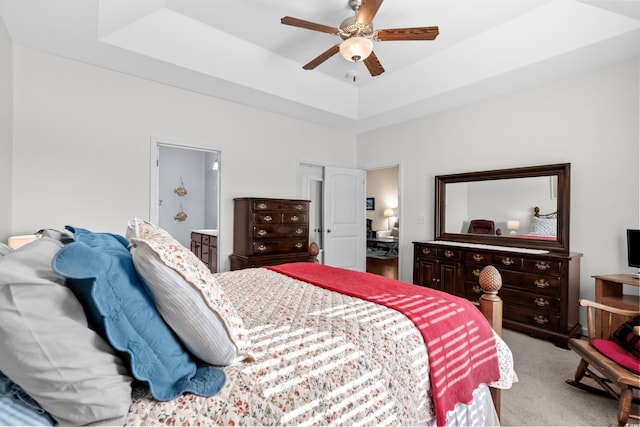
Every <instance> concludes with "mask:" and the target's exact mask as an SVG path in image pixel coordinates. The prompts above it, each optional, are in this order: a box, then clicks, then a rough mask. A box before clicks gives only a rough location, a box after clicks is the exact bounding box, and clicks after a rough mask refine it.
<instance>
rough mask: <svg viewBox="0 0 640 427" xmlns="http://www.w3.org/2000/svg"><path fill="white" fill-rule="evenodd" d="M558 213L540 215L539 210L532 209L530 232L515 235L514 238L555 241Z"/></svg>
mask: <svg viewBox="0 0 640 427" xmlns="http://www.w3.org/2000/svg"><path fill="white" fill-rule="evenodd" d="M557 232H558V212H550V213H546V214H543V213H540V208H539V207H537V206H536V207H535V208H533V216H532V217H531V230H530V231H529V233H527V234H517V235H515V236H514V237H521V238H525V239H535V240H557V237H556V236H557Z"/></svg>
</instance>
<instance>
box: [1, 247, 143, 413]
mask: <svg viewBox="0 0 640 427" xmlns="http://www.w3.org/2000/svg"><path fill="white" fill-rule="evenodd" d="M61 247H62V243H60V242H58V241H56V240H52V239H50V238H48V237H43V238H41V239H38V240H36V241H34V242H32V243H30V244H28V245H25V246H22V247H21V248H19V249H17V250H15V251H14V252H12V253H10V254H8V255H5V256H3V257H0V343H2V344H1V345H0V371H2V372H3V373H4V374H5V375H6V376H7V377H9V378H11V380H12V381H13V382H15V383H16V384H18V385H20V387H21V388H22V389H23V390H24V391H25V392H26V393H27V394H28V395H29V396H31V397H32V398H33V399H35V400H36V401H37V402H38V403H39V404H40V406H42V408H44V409H45V410H46V411H47V412H49V414H51V416H53V417H54V418H55V419H56V421H57V422H58V423H60V424H67V425H83V424H88V423H97V424H110V425H111V424H120V425H122V424H123V423H124V420H125V416H126V414H127V413H128V410H129V405H130V403H131V377H129V376H128V374H127V370H126V368H125V367H124V365H123V363H122V360H120V358H119V357H117V356H116V354H115V352H114V351H113V349H112V348H111V346H109V344H108V343H107V342H105V341H104V340H103V339H102V338H100V336H99V335H98V334H96V333H95V332H94V331H92V330H91V329H89V328H87V318H86V317H85V314H84V311H83V310H82V306H81V305H80V303H79V302H78V300H77V299H76V298H75V297H74V295H73V293H72V292H71V291H70V290H69V289H68V288H67V287H65V286H64V279H63V278H62V277H61V276H60V275H58V274H56V273H55V272H54V271H53V270H52V268H51V260H52V258H53V257H54V255H55V254H56V252H58V250H59V249H60V248H61Z"/></svg>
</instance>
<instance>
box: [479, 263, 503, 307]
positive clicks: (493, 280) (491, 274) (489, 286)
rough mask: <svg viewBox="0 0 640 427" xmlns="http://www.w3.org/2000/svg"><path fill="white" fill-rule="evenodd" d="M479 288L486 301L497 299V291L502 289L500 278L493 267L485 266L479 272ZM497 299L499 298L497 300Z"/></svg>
mask: <svg viewBox="0 0 640 427" xmlns="http://www.w3.org/2000/svg"><path fill="white" fill-rule="evenodd" d="M479 281H480V287H481V288H482V290H483V291H484V295H483V296H482V297H483V298H485V296H486V297H487V298H488V299H493V298H494V297H495V298H498V291H499V290H500V288H502V276H501V275H500V272H499V271H498V269H497V268H495V267H494V266H493V265H487V266H486V267H484V268H483V269H482V271H481V272H480V277H479ZM498 299H499V298H498Z"/></svg>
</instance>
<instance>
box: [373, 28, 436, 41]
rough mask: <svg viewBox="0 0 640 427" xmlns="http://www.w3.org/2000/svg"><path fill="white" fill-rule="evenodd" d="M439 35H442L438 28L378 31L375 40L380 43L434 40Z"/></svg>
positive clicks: (374, 36) (374, 35)
mask: <svg viewBox="0 0 640 427" xmlns="http://www.w3.org/2000/svg"><path fill="white" fill-rule="evenodd" d="M438 34H440V31H439V30H438V27H415V28H391V29H388V30H378V31H376V32H375V33H374V34H373V38H374V39H376V40H377V41H380V42H384V41H394V40H433V39H435V38H436V37H438Z"/></svg>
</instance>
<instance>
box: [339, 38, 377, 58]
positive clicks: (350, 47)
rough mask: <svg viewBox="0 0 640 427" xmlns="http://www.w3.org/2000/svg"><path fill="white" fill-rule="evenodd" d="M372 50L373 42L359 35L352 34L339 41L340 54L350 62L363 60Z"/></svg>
mask: <svg viewBox="0 0 640 427" xmlns="http://www.w3.org/2000/svg"><path fill="white" fill-rule="evenodd" d="M372 51H373V42H372V41H371V40H370V39H367V38H365V37H361V36H353V37H350V38H348V39H346V40H345V41H343V42H342V43H340V54H341V55H342V57H343V58H344V59H346V60H347V61H351V62H358V61H364V60H365V59H367V58H368V57H369V55H371V52H372Z"/></svg>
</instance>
